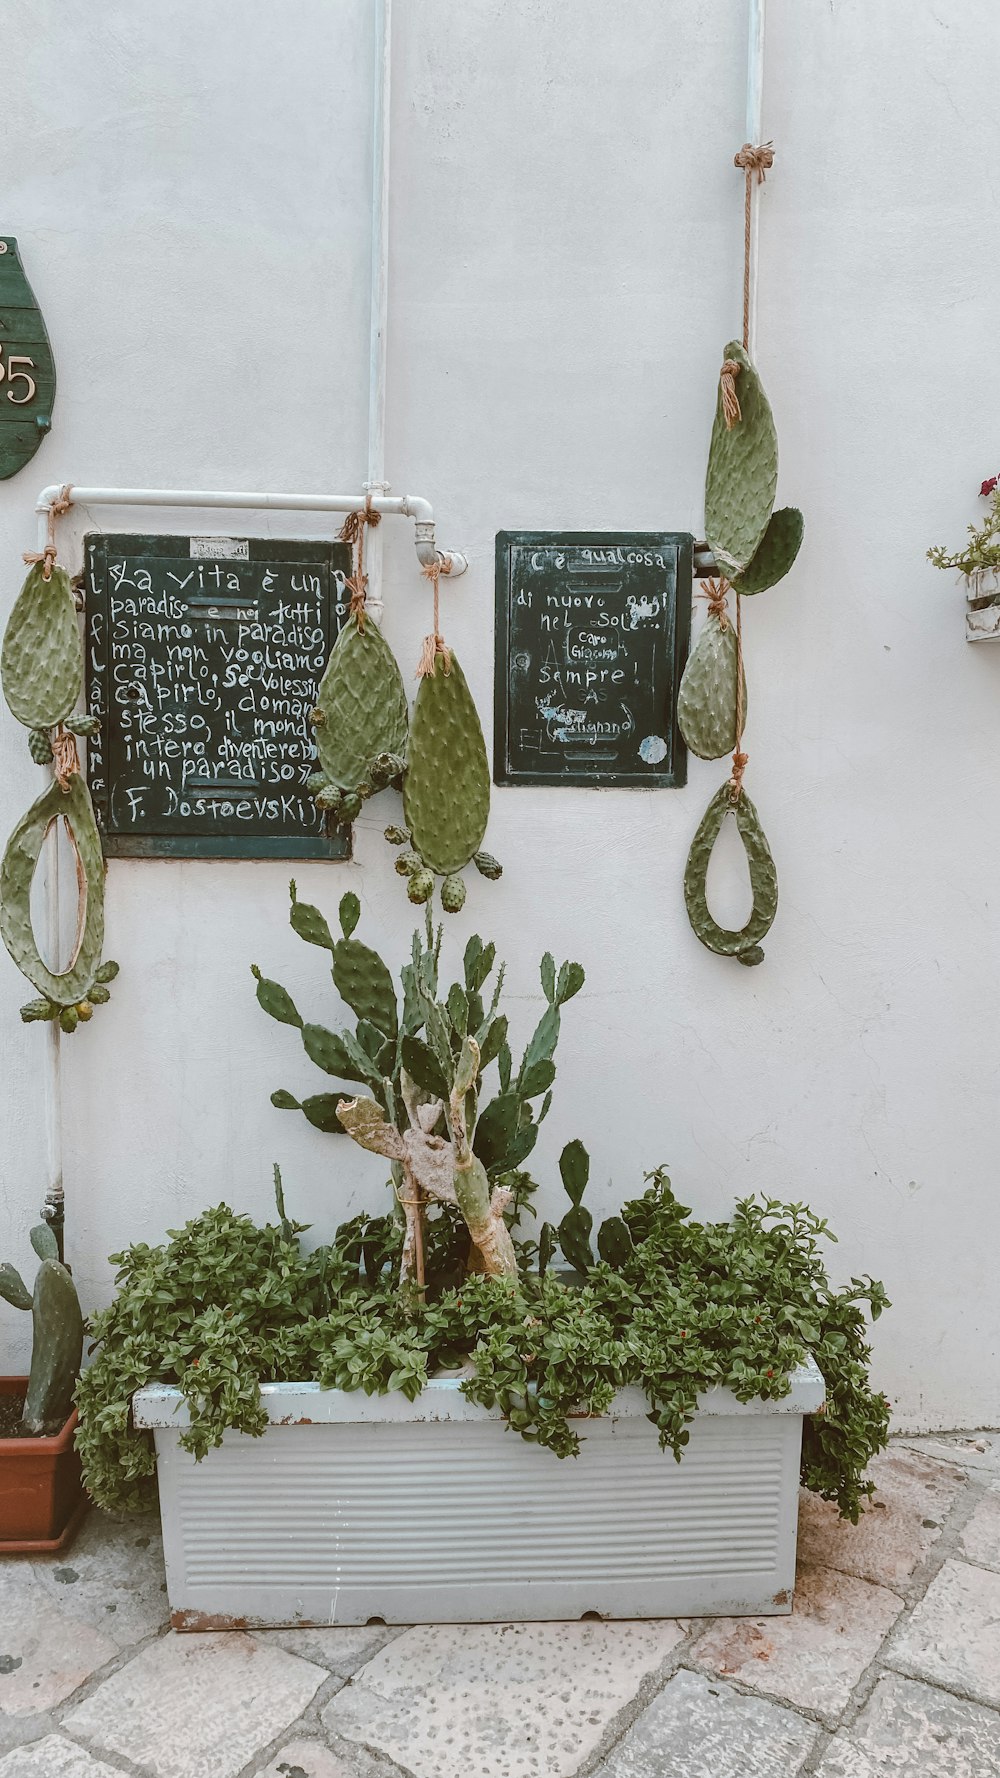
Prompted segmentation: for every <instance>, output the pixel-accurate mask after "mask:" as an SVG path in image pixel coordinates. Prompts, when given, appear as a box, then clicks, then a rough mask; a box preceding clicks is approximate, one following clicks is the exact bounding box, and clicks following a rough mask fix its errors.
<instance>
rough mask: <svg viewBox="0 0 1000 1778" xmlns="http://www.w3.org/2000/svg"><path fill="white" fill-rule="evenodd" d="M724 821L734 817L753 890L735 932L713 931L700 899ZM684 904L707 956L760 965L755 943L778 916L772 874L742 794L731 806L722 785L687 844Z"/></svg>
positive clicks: (751, 809) (751, 808) (714, 925)
mask: <svg viewBox="0 0 1000 1778" xmlns="http://www.w3.org/2000/svg"><path fill="white" fill-rule="evenodd" d="M727 815H732V816H734V818H735V821H736V826H737V828H738V829H739V834H740V838H741V840H742V841H743V849H744V851H745V852H746V855H747V864H748V865H749V868H750V887H751V888H752V890H753V908H752V910H751V913H750V918H749V920H748V921H747V923H746V925H745V926H743V927H742V928H741V929H740V931H739V932H734V931H732V930H731V929H729V928H727V927H725V926H719V925H718V924H717V922H716V921H715V920H713V918H712V916H711V914H710V913H709V911H708V901H707V898H706V893H705V883H706V878H707V876H708V861H709V859H710V858H711V855H712V847H713V846H714V845H715V842H716V840H717V839H718V837H719V833H720V831H721V828H722V823H723V822H724V821H725V819H726V816H727ZM684 900H685V902H686V904H687V912H688V919H689V920H690V922H691V926H692V929H693V931H694V934H695V937H696V938H700V940H701V942H702V944H703V945H707V947H708V949H709V950H710V951H718V952H719V954H720V955H721V956H724V957H736V958H738V960H739V961H740V962H746V963H759V962H761V960H762V958H763V955H764V953H763V951H762V950H761V949H760V940H761V939H762V938H763V937H764V935H765V933H767V932H769V931H770V928H771V923H772V921H773V920H774V916H775V914H776V913H777V911H778V873H777V871H776V870H775V868H774V859H773V858H772V856H771V848H770V846H769V845H768V843H767V839H766V837H765V834H764V829H763V828H762V827H761V824H760V816H759V815H758V813H757V811H756V809H755V808H754V805H753V803H752V802H751V801H750V798H749V797H748V796H747V793H746V791H745V790H743V791H741V792H740V794H739V796H738V797H737V798H736V801H735V802H734V801H733V796H732V786H731V784H730V783H728V782H727V783H725V784H723V786H722V788H721V790H717V791H716V793H715V795H714V796H713V798H712V800H711V802H710V803H709V805H708V808H707V809H706V810H705V813H704V815H703V816H702V818H701V822H700V825H699V827H698V831H697V833H696V834H695V836H694V839H693V840H692V841H691V850H690V852H689V853H688V861H687V868H686V870H685V872H684Z"/></svg>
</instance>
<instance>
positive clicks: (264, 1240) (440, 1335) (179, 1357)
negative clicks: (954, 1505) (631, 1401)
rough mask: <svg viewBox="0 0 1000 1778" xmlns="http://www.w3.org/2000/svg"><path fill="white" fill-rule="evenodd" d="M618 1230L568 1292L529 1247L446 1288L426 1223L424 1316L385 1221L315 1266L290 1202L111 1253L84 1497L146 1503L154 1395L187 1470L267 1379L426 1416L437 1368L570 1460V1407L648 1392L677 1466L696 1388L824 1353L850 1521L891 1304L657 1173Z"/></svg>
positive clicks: (819, 1421)
mask: <svg viewBox="0 0 1000 1778" xmlns="http://www.w3.org/2000/svg"><path fill="white" fill-rule="evenodd" d="M573 1146H574V1145H568V1147H570V1148H572V1147H573ZM584 1153H585V1151H584ZM565 1158H566V1157H565V1153H564V1161H565ZM582 1170H583V1167H582V1161H581V1159H580V1157H579V1155H576V1156H575V1157H571V1159H570V1161H569V1162H568V1165H567V1166H565V1167H564V1183H566V1188H567V1192H568V1194H569V1196H570V1201H571V1205H572V1207H573V1208H574V1209H576V1208H578V1207H579V1197H580V1195H581V1192H582V1188H581V1186H580V1179H581V1173H582ZM567 1174H568V1177H567ZM619 1223H620V1225H621V1228H620V1229H617V1228H616V1229H615V1230H614V1231H613V1234H614V1237H615V1239H614V1242H613V1244H612V1246H611V1247H609V1242H608V1239H607V1238H606V1239H605V1241H604V1243H603V1245H602V1243H601V1239H600V1237H599V1239H598V1247H599V1251H600V1252H601V1253H602V1254H603V1253H604V1251H605V1248H608V1250H609V1252H610V1253H611V1255H612V1257H610V1258H609V1257H598V1258H596V1259H595V1258H593V1256H592V1255H591V1253H590V1247H589V1241H588V1240H587V1239H585V1238H583V1237H584V1236H585V1235H586V1231H585V1230H584V1229H582V1227H581V1226H580V1224H579V1222H577V1223H576V1224H575V1234H576V1236H578V1237H581V1238H580V1239H579V1240H578V1241H575V1242H574V1243H573V1245H574V1246H575V1249H576V1250H575V1252H574V1254H573V1259H574V1263H577V1272H576V1274H575V1276H574V1277H573V1278H572V1279H570V1278H567V1277H566V1276H560V1275H559V1274H557V1273H555V1272H554V1271H553V1270H552V1269H551V1267H550V1266H543V1265H542V1264H541V1256H540V1253H539V1248H538V1247H537V1246H532V1245H531V1244H529V1243H522V1244H520V1245H519V1248H518V1254H519V1260H520V1262H521V1263H520V1270H519V1273H518V1275H517V1276H515V1277H487V1276H484V1275H480V1274H472V1273H470V1274H468V1275H466V1276H464V1277H462V1278H460V1279H459V1280H458V1281H454V1279H453V1272H452V1267H453V1258H454V1256H453V1254H452V1253H451V1251H450V1250H449V1225H448V1222H447V1219H444V1218H442V1219H441V1220H440V1221H438V1222H437V1223H434V1222H432V1223H430V1224H429V1225H428V1231H427V1232H428V1255H427V1259H428V1283H427V1290H426V1294H425V1295H424V1296H423V1297H422V1298H420V1299H415V1298H414V1297H413V1296H412V1294H410V1295H407V1293H405V1292H401V1291H400V1290H399V1287H398V1283H397V1278H398V1273H399V1265H400V1256H401V1251H402V1246H403V1239H404V1233H403V1229H402V1228H401V1227H400V1226H399V1224H398V1223H397V1222H396V1221H395V1220H394V1218H393V1217H392V1216H391V1215H389V1216H384V1217H376V1218H371V1217H365V1216H359V1217H355V1218H354V1219H353V1220H352V1221H350V1222H348V1223H345V1224H343V1225H341V1227H340V1228H339V1229H338V1230H337V1233H336V1236H335V1238H334V1240H333V1241H332V1242H331V1243H329V1244H328V1245H323V1246H320V1247H317V1248H315V1249H314V1250H313V1251H311V1252H305V1251H303V1249H302V1247H301V1245H300V1241H299V1236H300V1235H301V1234H302V1233H304V1229H303V1227H302V1225H301V1224H297V1223H294V1222H292V1221H290V1220H289V1218H288V1216H287V1215H286V1213H285V1208H284V1201H283V1199H282V1198H281V1196H280V1191H279V1218H278V1222H277V1224H275V1225H267V1226H265V1227H263V1228H259V1227H257V1226H256V1225H255V1224H254V1223H253V1221H252V1220H251V1219H250V1218H249V1217H247V1216H242V1215H238V1214H236V1213H235V1212H234V1211H232V1210H231V1209H229V1208H228V1206H226V1205H224V1204H220V1205H218V1206H217V1207H216V1208H214V1209H211V1210H207V1211H205V1212H204V1214H203V1215H201V1216H198V1217H196V1218H194V1219H193V1220H192V1221H191V1222H189V1223H188V1224H187V1225H186V1226H185V1228H183V1229H181V1230H179V1231H177V1232H174V1233H171V1235H170V1239H169V1241H168V1242H166V1243H165V1244H164V1245H163V1246H159V1247H150V1246H147V1245H145V1244H139V1245H137V1246H134V1247H131V1248H129V1249H128V1250H127V1251H126V1252H124V1253H121V1254H117V1255H115V1256H114V1257H115V1262H116V1264H117V1265H118V1268H119V1270H118V1278H117V1282H118V1295H117V1297H116V1299H115V1301H114V1302H113V1303H112V1305H111V1307H110V1308H108V1309H106V1310H105V1311H104V1312H103V1313H102V1314H99V1315H98V1316H96V1317H95V1319H94V1322H93V1324H92V1328H91V1332H92V1335H93V1340H94V1343H95V1346H96V1357H95V1359H94V1362H93V1363H92V1365H91V1366H90V1368H89V1370H87V1371H86V1372H85V1373H84V1376H83V1377H82V1379H81V1381H80V1384H79V1387H78V1391H77V1402H78V1406H79V1410H80V1421H81V1425H80V1431H79V1433H78V1436H77V1443H78V1448H79V1450H80V1452H81V1455H82V1458H83V1465H84V1474H85V1479H86V1483H87V1486H88V1488H89V1489H90V1491H91V1493H92V1495H93V1497H94V1499H95V1500H96V1501H97V1502H98V1504H99V1505H102V1506H105V1507H108V1508H111V1509H116V1510H122V1509H125V1510H128V1509H140V1508H143V1507H146V1506H148V1505H149V1503H150V1498H151V1493H152V1488H153V1481H152V1478H153V1474H154V1469H155V1457H154V1452H153V1447H152V1441H151V1438H150V1436H149V1435H148V1434H141V1435H138V1434H136V1433H135V1432H134V1431H132V1430H131V1427H130V1419H129V1415H130V1401H131V1397H132V1395H133V1393H134V1391H135V1390H137V1389H140V1388H142V1387H143V1386H144V1385H145V1384H148V1383H152V1382H161V1383H170V1384H174V1385H176V1386H177V1387H178V1388H179V1389H180V1390H181V1391H182V1392H183V1394H184V1397H185V1400H186V1402H187V1405H188V1408H189V1410H190V1415H191V1424H190V1426H189V1427H188V1428H187V1429H186V1430H185V1431H184V1433H183V1434H182V1443H183V1444H184V1446H185V1447H186V1448H187V1449H188V1450H190V1451H192V1452H193V1453H194V1454H195V1455H196V1456H203V1455H204V1454H205V1453H206V1452H207V1451H209V1450H210V1449H211V1448H212V1447H213V1446H214V1445H217V1444H218V1443H219V1441H220V1440H221V1438H222V1436H223V1434H224V1433H225V1432H226V1431H227V1430H228V1429H229V1428H235V1429H237V1430H239V1431H241V1432H245V1433H250V1434H260V1433H262V1432H263V1431H264V1429H265V1424H266V1420H265V1415H264V1412H263V1410H262V1408H261V1404H260V1395H259V1385H260V1383H261V1382H265V1381H281V1380H283V1379H284V1380H287V1379H291V1378H294V1379H300V1380H313V1381H316V1382H318V1383H319V1384H320V1385H321V1386H322V1387H324V1388H339V1389H364V1390H366V1391H367V1392H368V1393H370V1394H374V1393H383V1392H385V1391H387V1390H390V1389H401V1390H402V1391H403V1393H404V1394H405V1395H406V1396H408V1397H409V1398H410V1399H413V1398H414V1397H416V1395H417V1394H418V1393H419V1391H420V1389H421V1388H422V1387H423V1385H424V1383H425V1382H426V1381H427V1379H428V1377H430V1376H431V1375H433V1374H434V1373H435V1372H436V1371H437V1370H439V1369H441V1368H443V1367H450V1366H453V1365H455V1364H457V1363H460V1362H463V1361H465V1362H467V1364H468V1372H469V1374H468V1376H467V1377H466V1380H465V1381H464V1383H463V1384H462V1387H463V1389H464V1391H465V1393H466V1394H467V1395H468V1396H469V1397H470V1398H471V1399H472V1400H473V1401H476V1402H479V1403H481V1404H482V1405H483V1406H485V1407H488V1408H492V1407H499V1408H500V1409H501V1410H502V1411H503V1413H504V1414H505V1415H506V1417H507V1419H508V1421H509V1424H510V1427H511V1428H512V1429H513V1430H514V1431H515V1432H517V1433H519V1434H520V1435H521V1436H522V1437H523V1438H525V1439H528V1440H531V1441H533V1442H535V1443H537V1444H539V1445H542V1446H545V1447H546V1449H547V1450H548V1451H549V1452H550V1453H554V1454H555V1456H557V1457H563V1458H565V1457H569V1456H573V1455H574V1454H575V1453H576V1452H577V1450H578V1449H579V1441H580V1432H579V1426H580V1422H579V1421H578V1420H574V1421H572V1422H570V1421H569V1419H568V1418H567V1416H568V1415H569V1413H570V1411H571V1410H574V1411H579V1409H580V1407H581V1406H582V1407H583V1408H584V1409H585V1410H586V1411H588V1412H590V1413H593V1414H597V1413H601V1412H603V1411H604V1410H605V1409H606V1408H607V1407H608V1405H609V1403H610V1401H611V1399H612V1397H613V1395H614V1393H615V1391H616V1389H618V1388H621V1387H623V1386H625V1385H638V1386H639V1387H640V1388H642V1389H643V1390H645V1393H646V1395H647V1397H648V1400H649V1416H650V1419H651V1420H652V1421H653V1422H654V1423H655V1425H656V1426H657V1427H658V1429H659V1434H660V1441H661V1444H662V1445H663V1446H664V1447H666V1448H668V1449H670V1450H671V1451H673V1453H674V1455H675V1457H677V1458H680V1456H681V1454H682V1452H683V1448H684V1445H685V1444H686V1442H687V1440H688V1437H689V1426H690V1421H691V1418H692V1415H693V1413H694V1410H695V1404H696V1400H697V1396H698V1394H699V1392H700V1391H701V1390H703V1389H706V1388H709V1387H711V1386H712V1385H714V1384H724V1385H726V1386H727V1387H729V1388H730V1389H732V1390H733V1392H734V1393H735V1394H736V1395H737V1396H738V1397H739V1398H740V1399H741V1400H744V1401H747V1400H750V1399H751V1398H753V1397H755V1396H760V1397H763V1398H764V1399H770V1400H778V1399H780V1398H781V1397H782V1396H783V1395H785V1394H787V1392H788V1389H789V1375H790V1372H791V1371H792V1370H793V1369H794V1367H795V1366H796V1365H797V1364H798V1363H799V1362H800V1360H801V1359H802V1358H803V1357H804V1355H805V1354H806V1353H807V1352H811V1353H812V1354H813V1355H814V1357H815V1358H816V1361H817V1363H818V1364H819V1366H820V1369H821V1370H822V1372H823V1375H824V1377H825V1379H826V1386H827V1397H826V1405H825V1408H824V1410H823V1411H822V1412H821V1413H819V1414H817V1415H814V1416H812V1417H811V1418H809V1419H807V1420H806V1423H805V1430H804V1439H803V1452H802V1480H803V1482H804V1483H805V1485H806V1486H807V1487H809V1488H812V1489H814V1490H815V1491H816V1492H817V1493H819V1494H820V1495H822V1496H823V1498H824V1499H829V1500H834V1501H836V1502H837V1505H838V1507H839V1508H840V1511H841V1513H842V1514H843V1515H844V1516H845V1517H846V1518H849V1519H851V1520H853V1521H855V1522H856V1521H857V1518H858V1515H859V1512H860V1510H861V1508H862V1505H863V1502H864V1499H865V1497H866V1496H867V1495H868V1494H869V1493H870V1492H871V1484H869V1483H867V1482H866V1481H865V1480H864V1472H865V1469H866V1466H867V1464H868V1462H869V1459H870V1458H871V1457H872V1455H873V1454H874V1453H875V1452H876V1451H878V1450H880V1449H881V1448H882V1446H883V1445H884V1444H885V1442H886V1437H887V1431H888V1415H889V1404H888V1402H887V1401H886V1399H885V1397H884V1396H882V1395H879V1394H877V1393H875V1392H874V1391H873V1390H872V1389H871V1387H870V1384H869V1381H868V1360H869V1357H870V1349H869V1346H868V1335H867V1323H866V1319H865V1315H864V1306H865V1305H867V1307H868V1309H869V1311H870V1314H871V1316H872V1318H873V1319H875V1318H876V1317H877V1316H878V1315H879V1314H880V1313H881V1311H882V1309H883V1308H885V1307H886V1306H887V1301H886V1296H885V1292H884V1290H883V1288H882V1286H881V1285H880V1284H878V1283H877V1282H875V1281H874V1280H872V1279H870V1278H852V1279H851V1282H850V1284H849V1285H847V1286H846V1287H844V1288H842V1289H835V1288H834V1287H833V1286H832V1285H831V1283H830V1281H829V1278H828V1276H827V1272H826V1267H825V1264H824V1260H823V1255H822V1251H821V1247H820V1243H821V1241H822V1239H823V1238H824V1237H828V1236H829V1230H828V1229H827V1226H826V1224H825V1222H824V1221H822V1219H820V1218H819V1217H816V1216H815V1215H813V1213H812V1212H811V1211H810V1210H808V1209H807V1208H806V1207H805V1206H804V1205H802V1204H782V1203H779V1202H778V1201H776V1200H771V1199H767V1200H764V1201H757V1200H755V1199H752V1198H748V1199H744V1200H742V1201H741V1202H740V1203H738V1204H737V1205H736V1208H735V1211H734V1213H733V1216H732V1218H731V1220H730V1221H729V1222H718V1223H700V1222H696V1221H694V1220H692V1218H691V1216H690V1212H689V1211H688V1210H687V1209H685V1207H684V1206H683V1205H681V1204H680V1203H678V1201H677V1199H676V1197H675V1196H674V1193H673V1190H672V1188H671V1185H670V1181H669V1178H668V1177H667V1175H666V1173H665V1172H664V1171H663V1170H662V1169H661V1170H658V1171H656V1172H654V1173H652V1174H649V1175H647V1190H646V1191H645V1193H644V1194H643V1196H641V1197H639V1198H636V1199H634V1200H632V1201H631V1202H629V1203H627V1204H625V1205H624V1206H623V1209H622V1213H621V1217H620V1218H612V1219H610V1222H609V1223H606V1224H605V1225H603V1228H602V1230H601V1234H602V1235H604V1234H605V1231H606V1230H608V1229H609V1226H610V1224H619ZM622 1231H624V1233H623V1232H622ZM830 1238H831V1239H832V1237H830ZM612 1248H613V1251H612ZM546 1460H547V1459H546V1458H544V1457H541V1456H540V1458H539V1461H540V1462H542V1461H546Z"/></svg>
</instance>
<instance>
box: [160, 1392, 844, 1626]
mask: <svg viewBox="0 0 1000 1778" xmlns="http://www.w3.org/2000/svg"><path fill="white" fill-rule="evenodd" d="M460 1381H461V1379H460V1378H437V1379H435V1380H434V1381H433V1382H431V1383H430V1384H428V1386H427V1388H426V1389H424V1390H423V1392H422V1393H421V1395H420V1396H419V1397H418V1399H417V1401H415V1402H408V1401H406V1400H405V1399H404V1397H403V1396H401V1395H398V1394H397V1395H388V1396H366V1395H363V1394H354V1393H345V1392H343V1391H340V1390H327V1391H323V1390H321V1389H319V1388H318V1386H316V1385H315V1384H304V1383H292V1384H278V1383H276V1384H266V1385H264V1386H263V1388H262V1390H261V1397H262V1400H263V1401H264V1403H265V1406H266V1408H267V1411H268V1418H269V1421H270V1425H269V1427H268V1430H267V1432H266V1433H265V1434H264V1436H263V1438H260V1439H254V1438H247V1437H245V1436H244V1435H242V1434H239V1433H230V1434H227V1435H226V1437H225V1439H224V1440H223V1443H222V1445H221V1446H219V1447H218V1448H217V1449H216V1450H214V1451H211V1452H209V1454H208V1456H207V1457H206V1458H205V1459H204V1460H203V1461H202V1462H201V1463H197V1462H195V1460H194V1458H193V1457H191V1456H190V1455H189V1454H188V1453H187V1452H185V1451H183V1450H182V1449H181V1446H180V1441H179V1428H180V1427H182V1426H183V1425H184V1424H185V1421H186V1408H185V1405H184V1401H183V1397H182V1396H181V1395H180V1393H179V1392H178V1391H177V1390H175V1389H169V1388H150V1389H144V1390H141V1391H140V1392H139V1393H138V1394H137V1395H136V1396H135V1398H134V1403H133V1407H134V1414H135V1423H136V1425H137V1426H141V1427H150V1428H152V1429H153V1430H154V1434H155V1439H156V1452H157V1475H158V1480H159V1489H160V1506H161V1511H162V1516H163V1534H164V1551H165V1555H166V1564H167V1588H168V1592H169V1596H170V1607H171V1614H172V1622H173V1624H174V1627H175V1629H178V1630H211V1629H220V1628H245V1627H248V1626H264V1625H272V1626H277V1625H287V1624H363V1623H366V1622H367V1621H369V1620H370V1619H372V1618H377V1619H382V1620H384V1621H385V1622H386V1623H393V1624H397V1623H402V1624H409V1623H436V1622H441V1623H489V1622H495V1621H498V1620H503V1621H513V1620H518V1621H528V1620H534V1619H546V1618H573V1617H581V1616H583V1615H584V1614H585V1613H596V1614H598V1615H599V1616H601V1617H607V1618H641V1617H676V1616H690V1615H699V1614H702V1615H703V1614H713V1615H714V1614H716V1613H723V1612H724V1613H727V1614H730V1613H732V1614H744V1615H753V1616H759V1615H763V1614H768V1613H783V1612H788V1611H790V1610H791V1603H792V1589H793V1585H794V1577H795V1537H796V1517H797V1499H798V1481H799V1457H800V1450H801V1441H802V1416H803V1414H806V1413H810V1412H814V1411H815V1409H816V1408H818V1407H819V1405H820V1403H821V1402H822V1400H823V1395H824V1386H823V1380H822V1377H821V1376H820V1374H819V1372H818V1370H817V1369H816V1367H815V1365H813V1364H812V1363H809V1364H806V1365H804V1366H802V1367H801V1368H800V1369H799V1370H798V1371H796V1373H795V1375H794V1377H793V1387H792V1392H791V1394H790V1395H788V1396H786V1397H785V1398H784V1400H783V1401H780V1402H762V1401H753V1402H748V1403H741V1402H738V1401H737V1400H736V1399H735V1397H734V1396H732V1395H731V1394H730V1393H729V1391H728V1390H721V1389H719V1390H712V1391H710V1392H709V1393H708V1394H706V1395H705V1396H703V1397H702V1398H701V1401H700V1403H699V1409H698V1413H697V1415H696V1418H695V1421H694V1424H693V1425H692V1428H691V1439H690V1443H689V1444H688V1446H687V1448H686V1450H685V1453H684V1458H683V1461H682V1462H681V1463H676V1462H675V1461H674V1458H673V1456H672V1455H671V1454H670V1453H669V1452H666V1453H664V1452H662V1451H661V1450H660V1447H659V1442H658V1438H657V1434H656V1431H655V1429H654V1427H653V1426H652V1425H651V1424H650V1422H649V1420H648V1419H647V1418H646V1407H647V1404H646V1400H645V1397H644V1396H643V1395H642V1393H641V1391H639V1390H623V1391H622V1392H621V1393H620V1394H619V1395H618V1396H617V1397H616V1398H615V1401H614V1403H613V1404H612V1407H611V1409H610V1411H609V1412H608V1413H607V1414H606V1415H603V1416H601V1417H600V1418H599V1419H589V1420H586V1421H584V1420H583V1419H581V1420H580V1421H579V1422H578V1430H579V1432H580V1434H581V1437H582V1450H581V1453H580V1456H579V1457H577V1458H567V1459H565V1460H564V1461H560V1460H559V1459H558V1458H556V1457H554V1456H553V1455H552V1454H551V1452H549V1451H545V1450H538V1449H537V1448H535V1447H533V1446H531V1445H529V1444H527V1443H525V1441H524V1440H523V1439H522V1438H520V1437H519V1436H518V1435H517V1434H516V1433H512V1432H511V1431H510V1430H509V1429H508V1428H507V1427H506V1425H505V1424H504V1422H503V1420H502V1418H501V1416H500V1415H499V1414H496V1413H490V1412H487V1411H486V1410H485V1409H483V1408H479V1407H477V1406H475V1405H474V1404H473V1403H472V1402H469V1401H467V1400H466V1398H465V1397H464V1396H463V1395H462V1394H461V1393H460V1390H459V1383H460Z"/></svg>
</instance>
